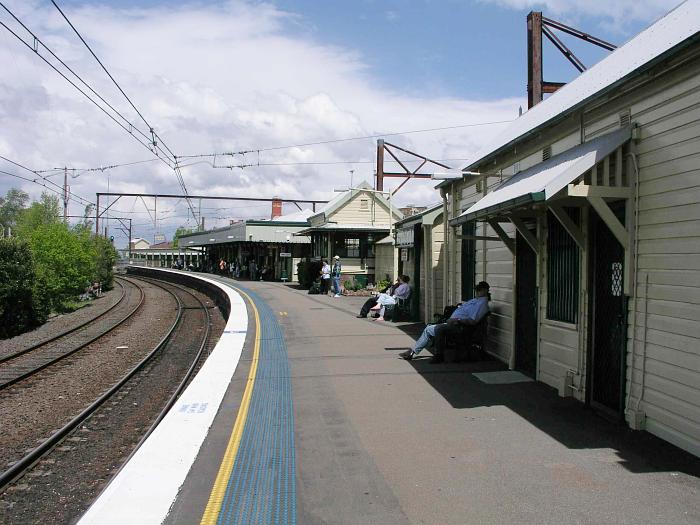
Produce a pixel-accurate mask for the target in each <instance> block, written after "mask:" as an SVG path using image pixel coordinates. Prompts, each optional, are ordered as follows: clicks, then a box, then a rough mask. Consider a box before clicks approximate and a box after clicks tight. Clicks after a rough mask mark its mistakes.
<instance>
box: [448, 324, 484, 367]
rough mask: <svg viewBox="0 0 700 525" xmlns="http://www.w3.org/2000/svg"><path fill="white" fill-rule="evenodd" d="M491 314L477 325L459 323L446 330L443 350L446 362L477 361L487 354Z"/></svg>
mask: <svg viewBox="0 0 700 525" xmlns="http://www.w3.org/2000/svg"><path fill="white" fill-rule="evenodd" d="M489 315H490V314H488V313H487V314H486V315H485V316H484V318H483V319H482V320H481V321H479V322H478V323H477V324H475V325H471V326H468V325H457V326H455V327H451V328H449V329H448V330H447V331H445V333H444V335H443V337H444V339H443V341H442V352H443V359H444V360H445V362H446V363H454V362H459V361H476V360H478V359H480V358H483V357H484V356H485V355H486V345H487V341H488V332H489V330H488V324H489Z"/></svg>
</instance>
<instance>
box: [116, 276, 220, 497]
mask: <svg viewBox="0 0 700 525" xmlns="http://www.w3.org/2000/svg"><path fill="white" fill-rule="evenodd" d="M144 280H148V281H150V280H151V279H148V278H146V279H144ZM168 284H170V285H172V286H174V287H175V288H178V289H179V290H181V291H183V292H185V293H188V294H189V295H191V296H192V297H193V298H194V299H195V300H196V301H197V302H198V303H199V304H200V305H201V306H200V309H201V310H202V311H203V312H204V313H205V314H206V330H205V333H204V337H203V338H202V343H201V344H200V345H199V349H198V350H197V355H196V356H195V357H194V359H193V360H192V364H191V365H190V367H189V368H188V369H187V372H185V375H184V377H183V378H182V380H181V381H180V384H179V385H178V386H177V388H176V389H175V392H173V394H172V396H170V399H168V401H167V402H166V403H165V405H164V406H163V409H162V410H161V411H160V413H159V414H158V415H157V416H156V419H155V420H154V421H153V424H151V426H150V427H149V428H148V430H147V431H146V433H145V434H144V435H143V437H142V438H141V439H140V440H139V442H138V443H137V444H136V446H135V447H134V448H133V450H132V451H131V453H130V454H129V455H128V456H127V458H126V460H125V461H124V462H123V463H122V465H121V466H120V467H119V469H118V470H117V471H116V472H115V473H114V475H113V476H112V479H114V478H115V477H116V475H117V474H118V473H119V471H121V470H122V468H124V465H126V464H127V463H128V462H129V460H130V459H131V458H132V457H133V455H134V454H136V451H137V450H138V449H139V448H141V445H143V443H144V442H145V441H146V439H147V438H148V436H150V435H151V434H152V433H153V431H154V430H155V429H156V427H157V426H158V424H159V423H160V422H161V421H162V420H163V418H164V417H165V415H166V414H167V413H168V411H169V410H170V409H171V408H172V407H173V405H174V404H175V402H176V401H177V400H178V399H179V398H180V394H181V393H182V391H183V390H184V389H185V387H186V386H187V384H188V383H189V380H190V378H191V377H192V375H193V374H194V371H195V370H196V368H197V364H198V363H199V362H200V360H201V359H202V354H203V353H204V349H205V348H206V345H207V343H208V342H209V337H210V335H211V313H209V308H208V307H206V306H205V305H204V303H203V302H202V301H201V300H200V299H199V297H197V296H196V295H195V294H193V293H192V292H190V291H189V290H188V289H187V288H185V287H183V286H179V285H177V284H175V283H170V282H168ZM110 482H111V481H110ZM108 486H109V483H108V484H107V485H105V487H104V488H103V489H102V491H103V492H104V490H105V489H106V488H107V487H108Z"/></svg>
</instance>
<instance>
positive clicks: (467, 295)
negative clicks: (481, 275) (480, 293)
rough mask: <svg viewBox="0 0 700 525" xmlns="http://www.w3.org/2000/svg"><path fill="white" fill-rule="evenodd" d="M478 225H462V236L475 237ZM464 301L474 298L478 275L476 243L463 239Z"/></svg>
mask: <svg viewBox="0 0 700 525" xmlns="http://www.w3.org/2000/svg"><path fill="white" fill-rule="evenodd" d="M475 234H476V223H475V222H474V221H469V222H467V223H464V224H463V225H462V235H465V236H474V235H475ZM461 271H462V297H461V298H462V299H463V300H464V299H473V298H474V286H476V282H475V274H476V241H475V240H473V239H462V267H461Z"/></svg>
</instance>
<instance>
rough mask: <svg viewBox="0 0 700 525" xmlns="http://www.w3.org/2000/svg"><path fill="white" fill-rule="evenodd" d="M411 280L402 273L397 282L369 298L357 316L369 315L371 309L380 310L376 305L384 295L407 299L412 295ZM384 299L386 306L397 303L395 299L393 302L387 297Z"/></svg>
mask: <svg viewBox="0 0 700 525" xmlns="http://www.w3.org/2000/svg"><path fill="white" fill-rule="evenodd" d="M410 281H411V278H410V277H409V276H408V275H402V276H401V277H399V278H397V279H396V282H395V283H394V284H393V285H391V286H390V287H388V288H385V289H384V290H382V293H380V294H379V295H377V296H376V297H370V298H369V299H367V301H365V304H363V305H362V308H361V309H360V313H359V314H358V315H357V317H359V318H363V317H367V314H368V313H369V311H370V310H380V308H375V307H376V306H377V303H378V302H379V298H380V297H382V296H388V297H393V298H394V299H399V298H401V299H407V298H408V297H409V296H410V295H411V287H410V286H409V285H408V283H409V282H410ZM382 301H386V303H385V304H384V306H386V305H387V304H396V301H395V300H394V302H393V303H390V302H389V300H388V299H387V298H386V297H384V298H383V299H382ZM382 314H383V312H381V313H380V317H382ZM382 320H384V319H382Z"/></svg>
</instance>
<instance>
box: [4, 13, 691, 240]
mask: <svg viewBox="0 0 700 525" xmlns="http://www.w3.org/2000/svg"><path fill="white" fill-rule="evenodd" d="M3 3H4V4H5V5H6V6H7V10H4V9H2V8H1V7H0V22H2V23H3V24H5V25H7V26H8V28H9V29H11V30H12V31H14V32H15V33H16V34H17V35H18V36H19V37H20V38H21V39H23V40H24V41H25V42H27V43H29V45H30V46H33V45H34V42H33V38H32V37H31V35H29V33H27V30H26V29H24V28H23V27H22V26H21V25H19V23H18V22H17V20H15V19H14V18H13V17H12V16H11V14H10V12H11V13H12V14H14V15H15V16H16V17H17V19H19V20H20V21H21V22H22V23H23V24H24V25H25V26H26V28H27V29H29V30H31V31H32V32H33V33H34V35H36V37H38V38H39V39H40V40H41V41H42V42H43V44H45V46H46V47H48V48H50V50H51V51H52V52H53V53H54V54H55V55H56V56H57V57H58V58H60V59H61V60H62V61H63V62H65V64H67V65H68V66H69V67H70V68H71V69H72V70H73V71H74V72H76V73H77V74H78V75H79V76H80V78H81V79H83V80H84V81H85V82H86V83H87V84H89V85H90V87H91V88H92V89H94V91H95V92H97V93H98V94H99V95H100V96H101V97H102V98H103V99H104V100H105V101H107V102H108V103H109V104H110V105H111V106H112V107H113V108H115V109H116V110H117V111H119V113H120V114H121V115H123V116H124V119H125V120H123V121H120V117H119V116H116V120H118V121H120V122H122V125H123V126H124V128H122V127H120V126H119V125H118V124H117V123H116V122H115V121H114V120H112V119H110V117H109V116H107V115H106V114H105V113H104V112H102V111H100V109H99V108H97V107H96V106H95V105H94V104H92V103H91V102H90V101H89V100H87V98H85V97H84V96H83V95H82V94H81V93H79V92H78V90H77V89H76V88H75V87H73V86H71V85H70V84H69V83H68V82H67V81H66V80H64V79H63V78H61V77H60V76H59V75H58V74H57V73H56V72H55V71H54V70H52V69H51V67H50V66H49V65H47V64H46V63H44V62H43V61H42V60H41V58H40V57H39V56H37V53H35V52H34V51H33V50H32V49H29V48H27V47H26V46H25V45H24V44H22V42H20V40H18V39H17V38H16V37H15V36H13V35H12V34H11V33H10V32H9V31H8V30H7V29H6V28H4V27H2V26H0V155H1V156H3V157H6V158H8V159H11V160H13V161H15V162H18V163H20V164H22V165H23V166H26V167H29V168H31V169H33V170H42V172H43V170H51V169H52V168H58V167H69V168H73V171H69V172H68V174H69V176H68V180H69V185H70V189H71V192H72V193H73V194H75V196H72V197H71V200H70V202H69V213H70V214H75V215H78V214H81V213H83V210H84V206H85V203H86V202H88V201H90V202H93V203H94V202H95V200H96V198H95V194H96V192H105V191H108V189H109V190H110V191H112V192H128V193H170V194H181V193H182V191H181V187H180V185H179V183H178V179H177V176H176V174H175V172H174V171H173V170H172V169H171V168H170V167H168V166H166V164H165V163H163V162H162V161H161V160H159V159H158V158H156V157H155V156H154V154H153V153H152V152H151V151H150V150H149V149H147V148H146V147H144V145H142V144H139V143H138V142H137V141H136V140H135V139H134V136H139V135H138V131H136V130H137V129H138V130H139V131H140V132H142V133H143V134H144V135H145V136H150V131H149V129H148V127H147V126H146V124H145V123H144V121H143V120H141V118H140V117H139V115H138V114H137V113H136V111H135V110H134V109H133V108H132V107H131V106H130V105H129V102H128V101H127V100H126V98H125V97H124V95H122V93H120V92H119V90H118V89H117V88H116V87H115V85H114V84H113V83H112V82H111V81H110V79H109V78H108V76H107V75H106V74H105V72H104V71H103V70H102V69H101V68H100V66H99V64H98V63H97V61H96V60H95V59H94V57H92V56H91V55H90V53H89V51H88V50H87V48H86V47H85V46H84V45H83V44H82V42H81V41H80V40H79V38H78V37H77V36H76V35H75V33H73V31H72V30H71V28H70V26H69V25H68V24H67V23H66V21H65V20H64V19H63V18H62V17H61V15H60V13H59V12H58V11H57V10H56V9H55V7H54V6H53V5H52V4H51V2H50V1H48V0H47V1H37V0H9V1H5V2H3ZM57 3H58V4H59V6H60V7H61V8H62V10H63V11H64V12H65V13H66V15H67V16H68V18H69V19H70V21H71V22H72V23H73V25H74V26H75V27H76V29H77V30H78V31H79V32H80V34H81V35H82V37H83V38H84V39H85V41H86V42H87V43H88V44H89V45H90V47H91V48H92V49H93V51H94V52H95V54H96V55H97V57H98V58H99V59H100V60H101V61H102V63H103V64H104V65H105V66H106V68H107V70H108V71H109V72H110V74H111V75H112V76H113V77H114V79H115V80H116V81H117V83H118V84H119V86H120V87H121V88H122V90H123V91H124V93H126V95H127V96H128V97H129V99H130V100H131V101H132V102H133V104H134V106H135V107H136V109H138V111H139V112H140V113H141V115H143V117H145V121H146V122H148V124H149V125H150V126H152V127H153V128H154V130H155V132H156V133H157V135H158V139H157V142H158V143H159V144H160V145H161V147H163V146H162V144H165V145H167V147H168V148H170V150H171V151H172V152H173V153H174V154H175V155H177V156H178V157H181V158H180V162H181V165H182V169H181V174H182V178H183V180H184V183H185V186H186V188H187V190H188V192H189V194H192V195H220V196H221V195H227V196H241V197H265V198H270V197H273V196H279V197H282V198H287V199H294V198H305V199H317V200H328V199H330V198H332V197H333V196H334V190H336V189H342V188H347V187H348V186H349V185H350V184H351V183H352V184H354V185H356V184H358V183H359V182H360V181H362V180H366V181H368V182H370V183H372V180H373V173H374V169H375V166H374V159H375V157H376V137H372V138H364V139H362V140H341V139H347V138H355V137H369V136H377V135H382V134H386V133H398V132H407V131H419V130H433V131H426V132H418V133H405V134H399V135H389V136H386V140H387V141H388V142H391V143H393V144H397V145H399V146H401V147H404V148H407V149H409V150H412V151H415V152H417V153H419V154H421V155H424V156H427V157H430V158H432V159H436V160H441V161H442V162H443V163H444V164H447V165H449V166H450V167H454V168H461V167H463V166H464V165H466V164H467V161H468V160H469V158H470V156H471V155H473V154H474V153H475V152H476V151H477V150H478V149H479V148H480V147H481V146H482V145H484V144H485V143H486V141H488V140H489V139H490V138H491V137H493V136H494V135H495V134H496V133H498V132H499V131H500V130H502V129H503V127H504V126H506V125H507V124H506V123H504V122H507V121H510V120H513V119H515V118H517V116H518V111H519V108H520V107H522V108H523V110H524V109H526V82H527V71H526V64H527V57H526V16H527V13H528V12H529V11H530V10H541V11H543V13H544V16H547V17H549V18H553V19H555V20H558V21H560V22H563V23H566V24H568V25H572V26H574V27H576V28H578V29H581V30H583V31H585V32H588V33H590V34H593V35H595V36H597V37H599V38H602V39H604V40H606V41H609V42H611V43H614V44H617V45H619V44H622V43H624V42H626V41H627V40H629V39H630V38H631V37H633V36H634V35H635V34H637V33H638V32H639V31H641V30H642V29H644V28H645V27H647V26H648V25H650V24H651V23H653V21H655V20H656V19H657V18H658V17H660V16H662V15H663V14H665V13H666V12H668V11H669V10H670V9H672V8H673V7H674V6H675V5H676V4H677V3H678V2H676V1H664V0H615V1H614V2H609V3H607V4H605V10H601V9H600V5H601V3H600V2H599V1H591V0H542V1H530V0H414V1H411V2H405V1H399V0H383V1H381V2H380V1H375V0H357V1H354V2H341V1H334V0H328V1H325V2H317V1H310V0H295V1H291V0H278V1H269V2H252V1H238V0H232V1H226V2H222V1H217V2H213V1H212V2H208V1H198V2H176V1H169V2H162V1H134V0H115V1H112V2H107V1H102V2H99V1H95V2H91V1H73V0H70V1H69V0H64V1H57ZM8 10H9V12H8ZM559 36H560V37H561V38H562V40H564V41H565V43H566V44H567V45H569V46H570V47H571V49H572V50H573V51H574V52H575V53H576V54H577V56H579V58H580V59H581V60H582V61H583V62H584V64H586V65H587V66H591V65H593V64H595V63H596V62H597V61H599V60H600V59H601V58H603V57H604V56H605V55H606V54H607V52H606V51H604V50H601V49H599V48H596V47H594V46H591V45H588V44H585V43H583V42H580V41H577V40H576V39H573V38H572V37H568V36H566V35H561V34H560V35H559ZM38 49H39V54H40V55H41V56H43V57H45V58H47V60H49V62H51V63H52V64H54V65H56V66H57V67H58V68H59V69H60V70H62V71H64V72H65V73H66V75H67V76H68V77H69V78H72V79H73V80H74V82H75V83H76V84H78V85H80V84H79V81H78V80H76V79H75V77H72V75H71V74H70V73H68V72H66V71H65V70H64V69H63V67H62V66H61V65H60V64H59V63H58V62H57V60H56V59H55V58H54V57H52V56H51V55H50V54H49V52H48V51H47V50H46V48H45V47H43V46H39V47H38ZM576 75H577V71H576V70H575V69H574V68H573V67H572V66H571V65H570V64H569V63H568V62H567V61H566V59H564V57H563V56H561V55H559V54H558V52H557V51H556V50H554V47H553V46H552V45H551V44H549V43H545V53H544V77H545V80H548V81H562V82H568V81H570V80H572V79H573V78H575V77H576ZM83 90H86V88H85V87H84V86H83ZM88 93H89V91H88ZM91 96H92V97H93V98H95V96H94V95H91ZM99 104H100V105H102V107H104V108H105V109H106V111H107V112H108V113H110V114H111V115H112V116H115V114H114V113H112V111H111V110H110V109H109V108H107V107H106V106H105V105H104V103H103V102H99ZM125 128H126V129H125ZM435 128H452V129H443V130H439V131H436V130H435ZM129 129H131V134H130V133H129ZM328 141H337V142H328ZM144 142H147V141H146V140H145V139H144ZM318 142H325V144H313V145H309V144H310V143H318ZM289 146H294V147H289ZM242 151H246V152H248V153H245V154H240V153H236V154H234V155H221V154H219V155H216V156H215V157H214V156H206V155H209V154H213V153H226V152H229V153H231V152H233V153H235V152H242ZM198 155H203V156H198ZM404 158H405V157H404ZM126 163H136V164H132V165H130V166H120V167H113V168H108V169H102V170H97V169H95V168H104V167H106V166H115V165H121V164H126ZM258 164H263V165H262V166H259V165H258ZM266 164H267V165H266ZM270 164H271V165H270ZM241 165H252V166H247V167H244V168H239V167H234V168H222V167H221V166H241ZM408 165H409V166H412V167H415V166H416V164H415V163H413V164H408ZM214 166H218V167H214ZM87 168H92V169H93V170H92V171H81V170H85V169H87ZM386 169H387V170H389V169H392V170H396V169H398V166H396V165H393V166H392V165H387V167H386ZM0 171H4V172H8V173H12V174H14V175H20V176H22V177H27V178H31V179H36V178H37V177H36V175H33V174H31V173H29V172H27V171H24V170H22V169H21V168H19V167H17V166H14V165H12V164H10V163H8V162H6V161H2V160H0ZM42 174H43V176H48V177H49V178H48V180H49V181H52V182H53V183H54V184H57V185H58V186H61V185H62V183H63V174H64V173H63V171H47V172H44V173H42ZM400 182H401V179H388V180H387V181H385V187H388V188H389V189H391V188H395V187H396V186H397V185H398V184H399V183H400ZM13 187H15V188H17V187H19V188H22V189H23V190H25V191H27V192H28V193H29V194H30V195H31V196H32V197H33V198H38V197H39V195H40V193H41V191H42V190H43V188H42V187H41V186H39V185H38V184H34V183H32V182H28V181H24V180H21V179H18V178H16V177H12V176H9V175H6V174H3V173H0V194H3V195H4V194H5V193H6V192H7V190H8V189H10V188H13ZM52 187H53V186H52ZM433 187H434V182H431V181H419V180H412V181H410V182H409V183H408V184H406V185H405V186H404V187H403V188H402V189H401V190H400V191H399V192H398V193H397V194H396V196H395V202H396V203H397V204H399V205H407V204H414V205H427V204H432V203H435V202H437V201H438V200H439V196H438V194H437V192H436V191H435V190H434V189H433ZM54 188H55V187H54ZM77 196H80V197H82V198H83V199H85V200H84V201H82V202H81V201H80V200H79V199H78V198H77ZM101 205H102V206H104V201H101ZM193 205H194V207H195V210H196V211H197V212H198V213H199V211H200V206H201V215H202V216H204V217H205V218H206V219H205V220H206V223H205V224H206V226H207V227H216V226H224V225H227V224H228V223H229V221H230V220H235V219H241V218H246V217H254V218H265V217H269V214H270V204H269V203H265V202H261V203H255V202H247V201H241V202H231V203H229V202H227V201H206V200H203V201H201V204H200V202H194V203H193ZM296 210H297V208H296V207H294V206H293V205H285V208H284V212H285V213H292V212H294V211H296ZM109 213H110V214H111V215H113V216H120V217H130V218H132V224H133V236H134V237H144V238H146V239H147V240H149V241H153V238H154V235H155V234H156V233H162V234H164V235H165V236H166V238H170V237H171V235H172V232H173V231H174V230H175V228H177V227H178V226H185V227H189V228H192V227H194V226H195V223H194V220H193V218H192V216H191V214H190V213H189V212H188V208H187V205H186V203H185V202H184V201H179V200H166V199H159V200H158V202H157V204H156V203H155V202H154V200H153V199H148V198H146V199H143V200H141V199H135V198H127V197H124V198H122V199H120V200H119V201H118V202H117V203H115V204H114V205H113V206H112V207H111V208H110V211H109ZM108 224H110V234H113V235H114V236H115V241H116V243H117V245H118V246H123V245H124V244H125V239H124V238H123V234H122V232H120V231H118V230H117V229H116V228H115V226H116V223H114V221H109V222H108Z"/></svg>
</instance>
